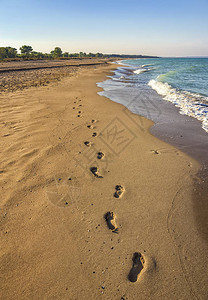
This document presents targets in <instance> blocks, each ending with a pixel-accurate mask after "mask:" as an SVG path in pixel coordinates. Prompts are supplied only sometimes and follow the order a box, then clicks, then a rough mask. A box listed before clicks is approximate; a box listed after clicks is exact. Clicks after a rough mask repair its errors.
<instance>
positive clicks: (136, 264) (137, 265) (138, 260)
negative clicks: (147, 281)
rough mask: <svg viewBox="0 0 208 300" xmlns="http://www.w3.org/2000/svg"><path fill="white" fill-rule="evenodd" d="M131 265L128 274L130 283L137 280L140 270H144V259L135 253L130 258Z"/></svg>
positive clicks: (138, 253)
mask: <svg viewBox="0 0 208 300" xmlns="http://www.w3.org/2000/svg"><path fill="white" fill-rule="evenodd" d="M132 261H133V265H132V268H131V270H130V272H129V275H128V279H129V281H131V282H136V281H137V279H138V276H139V274H140V273H141V271H142V269H143V268H144V263H145V261H144V257H143V256H142V254H141V253H140V252H135V253H134V255H133V258H132Z"/></svg>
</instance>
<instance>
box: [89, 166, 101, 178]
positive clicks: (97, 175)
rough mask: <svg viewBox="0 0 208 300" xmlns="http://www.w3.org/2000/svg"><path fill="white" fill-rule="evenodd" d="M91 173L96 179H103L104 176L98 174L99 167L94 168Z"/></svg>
mask: <svg viewBox="0 0 208 300" xmlns="http://www.w3.org/2000/svg"><path fill="white" fill-rule="evenodd" d="M90 171H91V172H92V174H93V175H94V176H95V177H96V178H103V176H101V175H99V174H98V168H97V167H92V168H90Z"/></svg>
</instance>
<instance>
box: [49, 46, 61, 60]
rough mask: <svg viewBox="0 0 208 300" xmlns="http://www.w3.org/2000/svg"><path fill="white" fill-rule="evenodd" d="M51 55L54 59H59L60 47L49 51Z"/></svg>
mask: <svg viewBox="0 0 208 300" xmlns="http://www.w3.org/2000/svg"><path fill="white" fill-rule="evenodd" d="M51 54H52V55H53V57H54V58H57V57H61V55H62V50H61V48H60V47H56V48H55V49H54V50H53V51H51Z"/></svg>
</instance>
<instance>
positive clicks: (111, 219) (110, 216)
mask: <svg viewBox="0 0 208 300" xmlns="http://www.w3.org/2000/svg"><path fill="white" fill-rule="evenodd" d="M104 218H105V220H106V222H107V225H108V228H109V229H110V230H112V232H113V233H118V227H117V226H116V221H115V216H114V213H113V212H110V211H108V212H107V213H106V214H105V215H104Z"/></svg>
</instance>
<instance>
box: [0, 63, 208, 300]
mask: <svg viewBox="0 0 208 300" xmlns="http://www.w3.org/2000/svg"><path fill="white" fill-rule="evenodd" d="M114 67H116V66H113V65H110V66H99V67H97V68H94V67H91V68H88V69H87V70H86V69H85V68H82V69H80V70H79V71H78V72H76V73H74V74H73V76H71V77H64V78H63V79H62V80H61V81H60V82H59V83H57V84H53V85H48V86H43V87H37V88H31V89H27V90H23V91H18V92H14V93H10V94H9V95H10V100H11V101H10V103H8V101H7V98H8V94H7V96H5V95H1V96H0V99H1V108H2V113H1V120H2V124H3V126H2V130H3V132H2V137H1V139H2V141H3V144H2V146H1V151H0V155H1V157H0V159H1V161H2V167H1V169H0V171H1V172H0V176H1V186H2V196H3V202H2V205H1V232H2V234H1V235H2V236H1V239H2V242H3V245H4V247H3V248H2V249H1V252H0V254H1V260H0V262H1V263H0V267H1V273H2V276H3V279H2V287H3V288H2V291H1V293H2V295H1V297H2V298H4V299H11V297H14V294H15V295H16V299H20V298H21V299H28V298H33V299H35V298H39V299H41V298H47V299H55V298H57V297H58V298H61V299H69V298H70V299H87V298H90V297H91V298H92V297H93V298H94V299H100V298H102V299H110V298H111V299H122V297H123V298H124V299H138V297H140V299H150V298H151V297H153V298H154V299H161V297H162V298H163V299H168V298H170V296H172V299H179V298H180V299H194V298H195V296H196V295H199V297H201V298H202V299H205V296H206V285H205V284H206V280H207V277H206V274H207V271H206V269H205V268H206V262H207V257H206V255H205V253H206V251H205V248H206V245H204V243H203V241H201V238H200V236H199V234H198V233H197V232H196V228H195V227H196V226H195V221H194V215H193V211H192V189H193V188H192V185H193V178H195V174H196V171H197V170H198V168H199V164H198V162H196V161H195V160H193V159H192V158H190V157H189V156H187V155H186V154H184V153H183V152H181V151H180V150H178V149H176V148H174V147H173V146H171V145H168V144H167V143H164V142H163V141H160V140H159V139H157V138H155V137H154V136H153V135H152V134H151V133H149V129H150V127H151V126H152V125H153V122H152V121H149V120H147V119H145V118H143V117H141V116H138V115H135V114H132V113H131V112H130V111H128V110H127V109H126V108H125V107H123V106H122V105H119V104H117V103H115V102H112V101H111V100H109V99H108V98H105V97H101V96H99V95H97V92H98V91H99V90H100V88H98V87H97V86H96V82H98V81H101V80H104V78H105V77H106V75H107V74H109V72H110V70H112V69H113V68H114ZM98 103H99V105H98ZM141 126H142V128H141ZM115 129H117V133H118V132H122V135H121V136H120V139H119V140H117V139H115ZM109 134H110V135H109ZM109 137H110V140H109ZM112 137H113V139H112ZM121 138H122V143H121ZM85 142H89V143H91V144H90V146H91V147H88V146H87V145H88V144H85ZM112 143H113V144H112ZM158 149H162V150H160V151H157V150H158ZM89 150H90V151H89ZM98 152H101V153H102V154H104V156H103V157H102V159H97V156H96V155H97V153H98ZM190 162H191V164H190ZM95 167H97V170H94V169H93V170H94V171H93V170H92V168H95ZM99 176H102V178H101V177H99ZM117 185H121V186H122V188H123V189H121V194H119V197H118V198H117V197H115V196H114V195H115V193H116V190H115V187H116V186H117ZM197 197H198V199H200V195H198V196H197ZM108 212H111V213H113V215H112V218H113V219H112V223H111V224H110V225H109V222H107V221H106V213H108ZM104 216H105V218H104ZM184 216H185V217H186V218H185V220H186V222H185V224H184ZM111 225H113V227H114V229H118V231H117V234H116V233H114V232H113V230H114V229H112V228H111ZM196 242H197V249H196ZM137 252H138V253H141V255H142V258H143V270H142V271H141V274H137V276H136V277H138V278H137V279H138V280H137V282H135V283H132V282H131V281H129V277H128V276H129V274H130V272H131V270H132V258H133V255H134V253H137ZM203 253H204V254H203ZM193 257H194V261H193ZM193 268H194V270H193ZM202 270H203V272H202ZM11 279H12V280H13V281H12V282H13V284H12V285H11V284H10V283H9V282H10V280H11ZM195 279H197V284H196V282H194V280H195ZM43 282H44V284H43Z"/></svg>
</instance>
